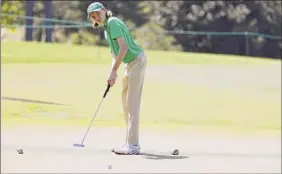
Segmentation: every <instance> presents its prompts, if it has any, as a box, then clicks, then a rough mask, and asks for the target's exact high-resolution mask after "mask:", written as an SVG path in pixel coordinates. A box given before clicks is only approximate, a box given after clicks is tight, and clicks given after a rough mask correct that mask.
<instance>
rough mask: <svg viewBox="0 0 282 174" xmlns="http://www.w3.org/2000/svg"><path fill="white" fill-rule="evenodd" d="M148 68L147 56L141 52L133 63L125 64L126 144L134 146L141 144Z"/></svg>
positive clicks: (123, 98) (124, 108)
mask: <svg viewBox="0 0 282 174" xmlns="http://www.w3.org/2000/svg"><path fill="white" fill-rule="evenodd" d="M146 68H147V56H146V55H145V53H144V52H141V53H140V54H139V55H138V56H137V57H136V58H135V59H134V60H133V61H131V62H130V63H127V64H125V74H124V77H123V80H122V105H123V112H124V119H125V123H126V125H127V132H126V143H129V144H133V145H138V144H139V117H140V105H141V95H142V89H143V82H144V76H145V71H146Z"/></svg>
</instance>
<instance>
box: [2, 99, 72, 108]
mask: <svg viewBox="0 0 282 174" xmlns="http://www.w3.org/2000/svg"><path fill="white" fill-rule="evenodd" d="M1 100H9V101H19V102H25V103H36V104H47V105H60V106H67V105H65V104H61V103H55V102H47V101H41V100H31V99H24V98H13V97H1Z"/></svg>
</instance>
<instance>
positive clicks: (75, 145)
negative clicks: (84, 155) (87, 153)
mask: <svg viewBox="0 0 282 174" xmlns="http://www.w3.org/2000/svg"><path fill="white" fill-rule="evenodd" d="M73 146H74V147H84V145H83V144H77V143H74V144H73Z"/></svg>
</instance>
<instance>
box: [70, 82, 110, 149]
mask: <svg viewBox="0 0 282 174" xmlns="http://www.w3.org/2000/svg"><path fill="white" fill-rule="evenodd" d="M110 87H111V85H110V84H108V86H107V89H106V91H105V93H104V95H103V98H102V100H101V101H100V104H99V106H98V108H97V110H96V112H95V114H94V116H93V118H92V120H91V122H90V125H89V127H88V129H87V131H86V133H85V135H84V137H83V139H82V141H81V143H80V144H78V143H74V144H73V146H75V147H85V145H84V144H83V142H84V140H85V138H86V135H87V134H88V131H89V129H90V127H91V125H92V123H93V120H94V118H95V117H96V114H97V112H98V110H99V108H100V106H101V104H102V102H103V100H104V98H105V97H106V96H107V93H108V92H109V90H110Z"/></svg>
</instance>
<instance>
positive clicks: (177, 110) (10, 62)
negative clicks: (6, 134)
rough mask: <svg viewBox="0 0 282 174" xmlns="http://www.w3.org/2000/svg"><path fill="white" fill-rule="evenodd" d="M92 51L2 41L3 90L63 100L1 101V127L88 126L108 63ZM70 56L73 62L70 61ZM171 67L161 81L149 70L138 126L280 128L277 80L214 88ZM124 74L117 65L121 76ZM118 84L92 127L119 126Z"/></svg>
mask: <svg viewBox="0 0 282 174" xmlns="http://www.w3.org/2000/svg"><path fill="white" fill-rule="evenodd" d="M96 51H97V49H96V48H95V47H74V46H70V45H59V44H54V45H52V44H36V43H12V42H6V41H5V42H3V43H2V55H4V57H2V61H3V62H4V63H5V64H2V78H1V80H2V81H1V88H2V91H1V93H2V97H13V98H25V99H32V100H43V101H48V102H56V103H62V104H67V105H68V106H56V105H47V104H38V103H27V102H18V101H8V100H2V102H1V112H2V113H1V115H2V126H8V125H17V124H53V125H54V124H55V125H83V126H87V124H88V123H89V121H90V120H91V117H92V115H93V113H94V112H95V110H96V108H97V106H98V103H99V102H100V100H101V97H102V95H103V92H104V90H105V88H106V79H107V75H108V71H109V68H110V65H104V64H106V63H110V55H109V53H108V52H107V51H108V50H107V49H106V48H101V50H100V51H101V52H100V53H101V54H100V55H101V57H100V58H97V56H96V55H97V52H96ZM148 54H149V57H150V60H149V62H150V66H151V67H153V66H154V64H159V65H162V64H167V65H166V66H168V65H169V64H171V65H173V64H177V63H178V64H179V63H181V64H184V63H185V64H194V63H198V64H210V63H211V64H228V65H233V64H237V65H239V64H245V63H247V64H250V66H251V65H255V64H260V65H264V64H266V65H268V64H272V63H280V62H279V61H273V60H261V59H258V60H257V59H252V58H235V56H230V57H229V56H223V55H206V54H188V53H173V52H160V51H149V52H148ZM8 55H9V56H8ZM206 60H208V61H206ZM70 62H72V63H76V64H67V63H70ZM35 63H36V64H35ZM88 63H91V64H88ZM166 66H163V68H166ZM121 67H122V66H121ZM187 68H189V67H188V66H187ZM169 73H170V72H169V71H168V72H166V73H164V74H163V75H162V77H163V78H164V79H165V80H164V79H161V78H159V79H158V78H157V79H156V78H153V77H152V76H150V73H148V74H147V76H146V81H145V87H144V94H143V104H142V117H141V122H142V126H148V127H160V128H165V129H166V128H191V127H202V128H209V129H222V130H237V131H238V130H241V131H254V130H260V131H267V130H271V131H279V130H280V128H281V118H280V117H281V109H280V107H281V101H280V100H276V99H271V98H269V96H275V95H281V87H280V88H275V89H271V90H265V91H264V92H257V94H256V95H255V97H252V96H250V95H248V90H247V89H217V88H214V87H212V85H211V86H207V85H201V84H193V83H183V82H181V81H179V82H178V81H172V80H174V79H173V78H172V77H170V76H168V74H169ZM226 73H228V72H226ZM179 75H181V76H183V78H185V77H186V78H188V77H192V76H193V77H200V76H202V75H197V74H189V73H185V72H180V71H179ZM121 76H122V70H121V71H120V73H119V80H120V78H121ZM170 78H171V79H170ZM207 78H208V77H207ZM242 78H243V77H242ZM263 78H266V77H262V79H261V80H262V81H263V80H264V79H263ZM216 80H220V79H216ZM215 83H216V82H215ZM257 88H259V86H258V87H257ZM262 88H264V87H262ZM120 91H121V83H120V81H118V83H117V84H116V86H115V87H114V88H112V89H111V90H110V92H109V94H108V96H107V98H106V99H105V100H104V103H103V104H102V107H101V109H100V111H99V113H98V116H97V119H96V121H95V125H96V126H105V125H109V126H121V125H123V114H122V110H121V99H120Z"/></svg>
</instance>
